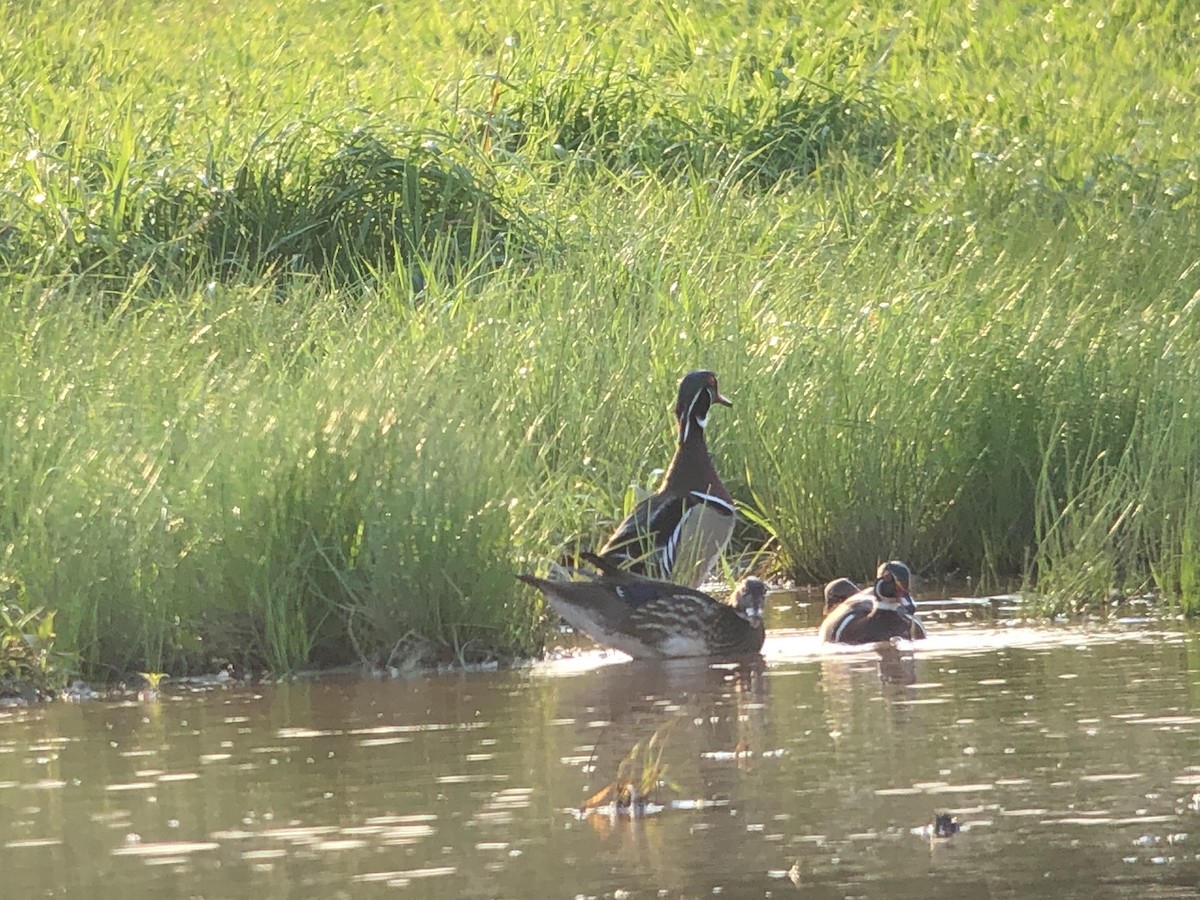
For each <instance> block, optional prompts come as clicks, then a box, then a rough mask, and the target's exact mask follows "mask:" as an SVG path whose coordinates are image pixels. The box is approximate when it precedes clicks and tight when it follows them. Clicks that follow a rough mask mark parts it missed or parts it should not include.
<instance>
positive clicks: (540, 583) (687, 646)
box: [517, 554, 767, 659]
mask: <svg viewBox="0 0 1200 900" xmlns="http://www.w3.org/2000/svg"><path fill="white" fill-rule="evenodd" d="M584 556H585V558H588V559H589V560H591V561H592V562H594V563H595V564H596V565H597V566H598V567H599V568H600V569H601V574H599V575H595V576H593V577H591V579H590V580H584V581H551V580H548V579H544V578H537V577H535V576H533V575H518V576H517V577H518V578H520V579H521V580H522V581H524V582H525V583H526V584H531V585H533V586H534V587H535V588H537V589H538V590H540V591H541V592H542V593H543V594H545V596H546V600H547V601H548V602H549V603H550V605H551V606H552V607H553V608H554V610H555V611H556V612H557V613H558V614H559V615H561V616H562V617H563V618H564V619H565V620H566V621H567V624H569V625H570V626H571V627H573V628H575V629H576V630H577V631H581V632H583V633H584V634H586V635H587V636H588V637H590V638H591V639H592V640H593V641H595V642H596V643H597V644H600V645H601V646H604V647H611V648H612V649H614V650H620V651H621V652H623V653H628V654H629V655H630V656H632V657H633V658H634V659H670V658H675V657H687V656H742V655H750V654H755V653H758V651H759V650H761V649H762V645H763V639H764V637H765V634H766V630H765V628H764V626H763V607H764V605H765V603H766V597H767V585H766V583H765V582H763V581H762V580H761V579H759V578H746V579H743V580H742V581H741V582H739V583H738V584H737V586H736V587H735V588H734V590H733V593H732V594H731V595H730V597H729V599H728V601H726V602H722V601H720V600H716V599H714V598H713V597H710V596H709V595H708V594H704V593H701V592H700V591H697V590H695V589H694V588H689V587H686V586H684V585H679V584H674V583H673V582H670V581H660V580H657V579H653V578H647V577H645V576H643V575H637V574H635V573H633V572H629V571H626V570H622V569H619V568H616V567H615V566H613V564H612V563H611V562H610V561H609V560H607V559H603V558H598V557H595V556H593V555H591V554H584Z"/></svg>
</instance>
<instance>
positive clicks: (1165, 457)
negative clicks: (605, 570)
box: [0, 0, 1200, 674]
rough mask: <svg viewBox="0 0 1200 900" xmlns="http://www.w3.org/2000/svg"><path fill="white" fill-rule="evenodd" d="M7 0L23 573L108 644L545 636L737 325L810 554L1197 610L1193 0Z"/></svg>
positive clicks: (242, 652) (391, 656)
mask: <svg viewBox="0 0 1200 900" xmlns="http://www.w3.org/2000/svg"><path fill="white" fill-rule="evenodd" d="M9 12H10V15H9V17H8V20H7V21H6V24H5V25H4V26H3V30H0V54H3V57H4V58H5V60H6V65H5V66H4V68H3V71H0V149H2V151H3V152H0V299H2V300H3V308H4V312H3V317H4V324H5V327H4V329H3V332H2V333H0V334H2V336H0V340H2V341H4V345H3V346H2V347H0V351H2V352H0V442H2V444H3V451H4V452H3V456H2V457H0V580H2V581H3V582H4V583H7V584H11V585H15V586H16V588H15V589H19V591H20V592H21V596H22V597H24V598H25V600H26V602H27V603H28V604H29V605H31V606H41V607H46V608H49V609H55V610H57V616H56V618H55V620H54V621H55V627H56V630H57V644H56V646H57V647H60V648H63V649H65V650H67V651H70V652H78V653H79V657H80V659H81V660H82V662H83V665H84V667H85V668H86V670H87V671H89V672H92V673H105V672H108V673H112V674H119V673H127V672H130V671H134V670H137V669H143V670H154V671H171V672H173V673H182V672H184V671H188V670H194V669H204V668H208V667H211V666H212V665H214V664H216V663H218V662H220V661H230V662H234V663H236V664H239V665H266V666H270V667H271V668H274V669H278V670H285V669H291V668H296V667H300V666H305V665H314V664H334V663H342V662H347V661H353V660H358V659H362V660H366V661H369V662H371V663H374V664H384V663H391V664H405V663H409V662H412V661H424V662H428V661H436V660H460V661H471V660H478V659H487V658H493V657H500V658H505V657H508V656H511V655H513V654H523V653H530V652H534V651H535V650H536V648H537V647H538V646H540V642H541V640H542V632H541V626H540V615H541V610H540V606H539V604H538V600H537V598H536V597H534V596H533V595H532V592H527V591H525V590H524V589H521V588H519V587H518V585H517V583H516V581H515V579H513V577H512V576H513V574H514V573H515V572H516V571H521V570H525V569H530V568H537V567H539V566H542V565H544V564H545V562H546V561H547V560H549V559H553V558H555V557H557V556H558V554H559V553H560V551H561V550H562V549H563V548H565V547H566V546H568V545H571V544H573V543H575V542H583V543H584V544H594V543H595V542H597V541H599V540H601V539H602V538H603V536H604V535H605V534H606V530H607V529H609V528H610V527H611V526H612V524H613V522H614V521H615V520H616V519H617V518H618V517H619V516H620V514H621V511H622V507H623V504H624V499H625V497H626V494H627V490H628V488H629V485H630V484H632V483H636V484H639V485H643V486H651V485H652V484H653V483H654V480H655V477H656V476H655V470H656V469H658V468H661V467H662V466H663V465H664V464H665V463H666V461H667V459H668V457H669V454H670V452H671V442H672V439H673V428H672V424H671V422H670V418H669V412H668V410H669V408H670V406H671V404H672V403H673V399H674V396H673V395H674V388H675V384H676V382H677V380H678V378H679V376H680V375H681V374H682V373H683V372H685V371H687V370H689V369H692V368H697V367H710V368H713V369H715V370H716V371H717V372H718V373H719V375H720V377H721V384H722V390H723V392H725V393H726V394H727V395H729V396H730V397H732V398H733V400H734V402H735V408H734V409H733V410H724V409H722V410H718V412H717V414H716V415H714V417H713V425H712V429H711V443H712V446H713V452H714V455H715V456H716V458H717V460H718V465H719V467H720V470H721V471H722V473H723V474H724V475H725V476H726V481H727V482H728V483H729V485H730V487H731V489H732V490H733V492H734V494H735V496H736V497H737V498H738V500H739V501H740V502H742V503H743V504H744V505H745V506H746V507H747V508H748V509H749V510H751V511H752V518H753V519H754V522H755V524H753V525H749V526H747V527H746V528H744V529H743V530H742V531H741V532H740V533H739V536H738V544H739V549H749V550H753V549H754V548H755V547H757V546H759V545H761V544H762V543H763V542H764V541H769V545H770V547H771V548H772V549H773V550H774V552H775V556H774V559H775V561H776V566H777V568H778V569H779V570H780V571H783V572H786V573H787V574H790V575H792V576H794V577H797V578H801V579H805V580H815V581H821V580H825V579H827V578H831V577H833V576H835V575H840V574H852V575H858V576H859V577H861V576H862V574H863V573H864V572H865V571H866V570H868V569H869V568H871V567H873V565H874V563H875V562H876V561H877V560H878V559H880V558H884V557H891V556H902V557H904V558H906V559H908V560H909V561H910V562H911V563H912V564H913V565H914V567H915V568H916V569H917V571H918V572H950V571H958V572H960V573H964V574H970V575H972V576H976V577H979V578H982V579H983V581H984V582H985V583H992V584H999V583H1002V582H1006V581H1010V580H1013V579H1016V580H1019V581H1022V582H1023V583H1024V585H1025V587H1026V588H1027V589H1028V590H1029V591H1030V593H1031V597H1032V598H1033V599H1032V600H1031V603H1030V609H1031V611H1037V612H1043V613H1058V612H1065V611H1075V610H1079V609H1096V610H1099V609H1103V608H1105V607H1106V606H1107V605H1108V603H1109V599H1110V597H1111V596H1113V595H1118V596H1121V595H1127V594H1130V593H1140V592H1143V591H1146V590H1156V591H1158V592H1160V593H1161V594H1162V596H1163V597H1164V598H1165V600H1166V601H1167V602H1168V603H1169V604H1171V605H1173V606H1175V607H1177V608H1179V609H1182V610H1183V611H1186V612H1193V611H1195V610H1196V609H1200V575H1198V574H1197V572H1198V569H1197V562H1196V560H1197V552H1198V548H1200V511H1198V510H1200V505H1198V504H1197V502H1196V501H1195V499H1194V498H1195V497H1196V489H1195V485H1196V484H1197V483H1198V476H1200V436H1198V434H1200V432H1198V431H1197V427H1196V418H1197V416H1200V387H1197V384H1200V379H1198V375H1200V373H1198V372H1197V362H1196V360H1197V356H1198V354H1197V350H1198V348H1200V324H1198V321H1197V314H1196V298H1197V297H1198V296H1200V271H1198V270H1197V268H1196V260H1195V248H1196V247H1197V246H1200V240H1198V238H1200V228H1198V220H1197V211H1196V180H1197V176H1198V168H1200V162H1198V161H1197V157H1196V155H1195V153H1194V147H1193V145H1194V141H1192V140H1191V136H1192V135H1194V134H1196V133H1197V126H1198V125H1200V122H1198V121H1197V119H1198V114H1197V111H1196V103H1195V99H1196V98H1195V89H1194V68H1195V67H1194V58H1195V50H1196V47H1197V43H1198V40H1200V21H1198V20H1197V18H1196V16H1195V14H1194V13H1193V12H1192V11H1191V9H1190V6H1189V5H1188V4H1184V3H1171V2H1167V3H1161V2H1159V3H1153V4H1151V3H1136V2H1124V3H1113V4H1110V5H1109V6H1108V7H1107V8H1106V9H1098V8H1096V7H1095V6H1094V5H1092V4H1073V5H1070V6H1063V5H1059V6H1056V7H1053V8H1052V9H1040V8H1039V9H1034V8H1032V7H1027V6H1020V5H1018V4H1016V3H1009V2H1005V3H998V4H991V5H986V7H985V6H982V5H981V6H980V8H978V9H975V10H972V9H970V8H969V7H967V6H963V5H961V4H959V5H952V4H943V3H939V2H935V0H925V2H924V3H922V4H919V5H918V6H917V7H913V8H911V11H910V9H909V8H906V7H901V6H897V7H894V8H893V7H888V6H881V7H878V8H866V7H863V6H861V5H857V4H854V3H850V2H835V3H816V2H800V3H795V4H773V3H772V4H766V5H760V6H759V7H756V8H755V10H754V12H753V13H751V12H749V11H744V10H732V11H731V10H729V9H728V7H727V5H724V4H700V5H698V6H695V5H694V6H692V7H689V8H688V9H687V10H684V9H682V8H681V7H678V6H673V5H670V4H666V3H634V4H633V5H628V4H627V5H626V6H624V7H622V9H621V11H620V12H614V13H606V12H604V11H603V10H602V9H601V8H600V7H596V8H594V9H590V10H589V9H586V8H581V9H579V10H575V11H564V10H563V9H561V8H558V7H555V6H553V5H546V4H539V3H537V2H527V3H523V4H522V3H517V2H515V0H514V2H510V3H508V4H505V5H500V6H493V7H489V9H488V10H486V11H484V12H480V10H479V8H478V7H477V6H473V5H470V4H464V5H461V6H454V5H453V4H450V5H443V6H441V7H436V8H429V9H425V8H424V7H422V8H421V9H420V10H418V9H417V8H416V7H412V8H410V7H408V6H401V5H395V4H392V5H388V4H378V5H374V6H368V5H364V4H356V3H350V2H331V3H327V4H322V5H321V7H320V9H317V8H315V7H313V6H312V5H311V4H308V3H301V2H299V0H284V2H282V3H271V4H258V5H255V4H251V5H249V6H248V7H247V8H246V9H245V10H244V12H243V13H241V14H239V15H238V16H237V17H229V18H225V19H210V18H209V17H208V12H207V11H206V10H205V11H201V10H198V9H194V8H193V7H192V6H190V5H188V4H183V3H165V4H164V3H158V4H150V3H146V2H144V0H128V2H126V3H123V4H121V5H119V6H118V7H112V6H110V5H109V4H99V3H92V4H82V5H81V4H71V6H70V10H68V9H67V6H66V5H65V4H63V3H61V2H49V3H46V4H40V5H35V4H27V3H20V4H13V5H12V7H11V9H10V11H9ZM68 13H69V14H68ZM1096 59H1102V60H1103V61H1104V64H1103V65H1102V66H1097V65H1096V64H1095V62H1094V61H1095V60H1096Z"/></svg>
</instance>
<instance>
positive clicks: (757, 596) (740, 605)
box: [729, 578, 767, 622]
mask: <svg viewBox="0 0 1200 900" xmlns="http://www.w3.org/2000/svg"><path fill="white" fill-rule="evenodd" d="M729 602H730V604H731V605H732V606H735V607H736V608H737V611H738V612H740V613H741V614H742V615H743V616H745V617H746V618H747V619H749V620H750V621H751V622H760V621H762V617H763V609H764V608H765V607H766V605H767V583H766V582H765V581H763V580H762V579H761V578H743V579H742V580H741V581H740V582H739V583H738V585H737V587H735V588H734V589H733V594H732V595H731V596H730V598H729Z"/></svg>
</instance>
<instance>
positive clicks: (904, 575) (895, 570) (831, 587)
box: [825, 559, 917, 614]
mask: <svg viewBox="0 0 1200 900" xmlns="http://www.w3.org/2000/svg"><path fill="white" fill-rule="evenodd" d="M885 565H889V566H891V569H892V574H893V576H894V577H895V578H896V581H897V583H898V584H899V585H900V587H901V590H902V591H903V594H904V601H903V602H904V608H905V610H907V611H908V612H909V613H910V614H915V613H916V611H917V602H916V601H915V600H913V597H912V593H911V592H910V586H911V584H912V573H911V572H910V571H909V569H908V566H906V565H905V564H904V563H902V562H900V561H899V560H896V559H894V560H892V561H891V562H890V563H886V564H885ZM882 570H883V566H880V571H882ZM859 590H860V588H859V586H858V585H857V584H855V583H854V582H853V581H851V580H850V579H849V578H835V579H834V580H833V581H831V582H829V583H828V584H826V585H825V612H827V613H828V612H831V611H832V610H833V609H834V607H836V606H837V605H838V604H839V603H841V602H842V601H843V600H849V599H850V598H851V597H853V596H854V595H855V594H857V593H858V592H859Z"/></svg>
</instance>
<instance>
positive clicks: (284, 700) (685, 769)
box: [0, 601, 1200, 900]
mask: <svg viewBox="0 0 1200 900" xmlns="http://www.w3.org/2000/svg"><path fill="white" fill-rule="evenodd" d="M804 605H805V604H802V603H800V602H799V601H797V602H796V603H795V604H793V606H794V607H795V608H793V609H791V610H788V608H787V606H788V604H786V603H785V604H781V605H780V606H781V611H780V613H779V614H778V615H777V616H776V618H775V619H774V620H773V621H772V623H771V625H772V628H771V631H770V633H769V635H768V639H767V644H766V646H765V647H764V649H763V654H762V658H761V659H758V660H754V661H748V662H742V663H737V664H721V665H713V664H711V663H708V662H705V661H676V662H670V663H650V662H633V661H629V660H627V659H625V658H624V657H623V656H621V655H620V654H604V653H601V652H598V651H593V650H587V651H583V652H579V653H576V654H574V655H569V656H566V657H564V658H562V659H558V660H554V661H550V662H544V663H538V664H536V665H533V666H530V667H528V668H525V669H520V670H513V671H503V672H490V673H486V672H477V673H469V674H457V675H439V676H425V677H419V678H412V679H407V680H390V681H377V680H371V679H349V678H340V679H323V680H317V681H294V682H290V683H284V684H279V685H270V686H260V687H258V688H254V689H250V688H226V689H214V690H206V691H180V690H179V689H175V691H174V692H166V693H164V694H163V695H162V696H161V698H160V699H159V700H157V701H151V702H135V701H129V702H93V703H87V704H81V705H68V704H55V705H51V706H46V707H40V708H32V709H20V710H8V711H4V712H0V865H2V867H3V872H4V879H5V890H4V892H3V893H4V896H10V891H11V896H80V897H85V896H86V897H121V898H122V900H143V898H146V900H149V898H155V900H159V898H161V897H163V896H204V897H244V896H255V897H258V898H263V900H268V898H276V897H278V898H285V897H286V898H306V897H313V898H317V897H320V898H331V897H332V898H339V897H373V896H397V895H400V896H404V895H408V896H421V897H481V898H482V897H489V898H490V897H531V896H537V897H576V896H610V897H615V896H623V897H630V898H634V897H659V896H663V897H694V896H701V895H703V896H711V895H714V894H720V895H722V896H727V897H767V896H771V897H781V896H800V897H812V898H826V897H828V898H835V897H837V898H841V897H845V896H851V895H852V896H862V897H920V898H923V900H928V898H940V897H946V898H950V897H953V898H955V900H961V898H964V897H971V898H975V897H1034V896H1054V897H1081V898H1082V897H1095V896H1115V897H1139V898H1147V897H1149V898H1155V897H1184V896H1188V897H1191V896H1195V895H1196V891H1197V887H1198V886H1200V858H1198V857H1200V834H1198V833H1197V832H1198V829H1197V816H1200V715H1198V714H1197V713H1196V705H1195V698H1196V696H1197V687H1198V682H1197V678H1196V676H1195V674H1194V663H1195V662H1196V661H1197V653H1198V651H1200V640H1198V633H1197V632H1195V631H1193V630H1190V629H1186V628H1180V629H1178V630H1165V629H1161V628H1157V627H1155V626H1153V625H1147V624H1140V625H1137V626H1136V627H1134V626H1129V627H1121V626H1116V627H1112V628H1099V629H1088V628H1082V627H1076V626H1071V627H1036V628H1035V627H1025V626H1009V625H1006V624H1005V623H1004V622H1003V620H1000V619H997V618H996V617H995V616H993V615H991V614H985V613H987V611H986V610H984V611H981V610H980V609H979V608H975V607H970V606H968V607H965V608H960V609H957V610H955V609H952V608H951V606H950V605H947V606H946V607H945V609H943V610H940V611H939V610H938V609H937V608H936V607H935V608H934V609H933V610H932V611H931V612H930V617H931V618H932V619H933V620H934V621H935V622H936V626H935V627H936V630H935V627H931V628H930V633H931V637H930V639H929V640H928V641H925V642H922V643H921V644H919V645H912V644H901V645H899V646H891V645H887V646H885V647H883V648H875V647H870V648H864V649H855V648H851V649H833V650H831V649H829V648H823V647H821V646H820V645H819V644H817V642H816V639H815V636H814V634H813V631H812V627H811V615H810V613H811V610H808V611H805V610H804V609H801V608H800V607H802V606H804ZM656 734H658V735H663V736H664V737H663V738H662V745H661V746H662V762H663V764H664V765H665V766H666V771H665V773H664V774H665V780H666V781H668V782H670V783H671V784H672V785H674V788H675V789H674V790H669V789H667V788H662V789H660V792H659V799H661V800H663V801H665V802H664V807H665V808H662V809H661V810H660V809H657V808H651V810H650V813H651V814H649V815H646V816H644V817H641V818H636V819H634V818H629V817H627V816H621V815H612V814H609V813H608V812H605V811H593V812H591V813H589V814H581V812H580V807H581V805H583V804H584V802H585V800H586V799H587V798H588V797H590V796H592V795H593V794H595V793H596V792H597V791H598V790H600V789H601V788H603V787H604V786H605V785H606V784H608V783H610V782H611V781H612V780H613V779H614V778H615V776H616V774H617V771H618V769H619V768H620V766H621V761H622V759H624V758H625V757H627V756H628V755H629V753H630V750H631V749H632V748H633V747H634V746H635V745H638V744H639V743H640V744H641V745H642V746H645V743H646V742H647V741H648V740H649V739H650V737H651V736H652V735H656ZM667 801H669V802H667ZM939 813H943V814H948V815H950V816H953V817H955V818H956V819H957V820H958V822H959V823H960V824H961V828H962V830H961V831H960V832H959V833H958V834H957V835H955V836H953V837H951V838H948V839H939V838H934V837H931V834H930V828H929V826H930V824H931V823H932V822H933V820H934V817H935V816H936V815H937V814H939Z"/></svg>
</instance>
